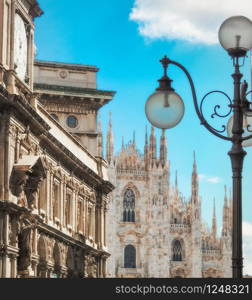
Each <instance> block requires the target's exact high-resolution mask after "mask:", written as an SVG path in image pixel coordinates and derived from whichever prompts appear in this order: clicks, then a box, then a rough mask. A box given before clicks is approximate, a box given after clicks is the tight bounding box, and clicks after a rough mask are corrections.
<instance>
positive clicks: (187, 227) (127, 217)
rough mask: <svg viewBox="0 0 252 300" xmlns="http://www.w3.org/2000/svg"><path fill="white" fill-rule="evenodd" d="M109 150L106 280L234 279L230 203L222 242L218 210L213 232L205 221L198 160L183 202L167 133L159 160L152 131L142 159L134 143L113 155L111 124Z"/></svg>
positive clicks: (107, 147)
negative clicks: (112, 187) (172, 174)
mask: <svg viewBox="0 0 252 300" xmlns="http://www.w3.org/2000/svg"><path fill="white" fill-rule="evenodd" d="M106 150H107V160H108V163H109V178H110V180H111V182H112V183H113V184H114V185H115V187H116V188H115V190H114V191H113V192H112V194H111V196H110V202H109V208H108V217H107V220H108V222H107V232H108V235H107V243H108V247H109V251H110V253H111V257H110V258H109V259H108V261H107V276H108V277H158V278H160V277H163V278H168V277H197V278H199V277H231V199H228V197H227V194H226V195H225V206H224V208H223V229H222V234H221V236H220V237H218V236H217V224H216V216H215V208H214V212H213V221H212V222H213V223H212V228H211V230H209V229H207V228H206V227H205V226H204V225H203V222H202V219H201V201H202V199H201V197H200V196H199V183H198V171H197V165H196V158H195V155H194V162H193V171H192V183H191V197H190V199H188V200H187V201H185V199H184V197H183V196H182V194H181V193H180V191H179V186H178V182H177V178H176V181H175V185H172V184H171V182H170V162H169V161H168V160H167V141H166V137H165V132H163V133H162V136H161V139H160V150H159V157H158V155H157V146H156V136H155V132H154V129H153V128H152V131H151V135H150V137H148V135H147V133H146V142H145V147H144V151H143V154H141V153H140V152H139V151H138V150H137V147H136V142H135V138H134V139H133V141H132V142H130V143H129V144H127V145H124V144H123V145H122V148H121V150H120V151H119V153H118V154H114V153H113V133H112V124H111V121H110V125H109V129H108V134H107V145H106ZM174 164H175V162H174Z"/></svg>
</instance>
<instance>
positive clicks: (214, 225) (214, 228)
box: [212, 198, 217, 240]
mask: <svg viewBox="0 0 252 300" xmlns="http://www.w3.org/2000/svg"><path fill="white" fill-rule="evenodd" d="M212 234H213V237H214V239H215V240H216V235H217V220H216V208H215V198H214V206H213V221H212Z"/></svg>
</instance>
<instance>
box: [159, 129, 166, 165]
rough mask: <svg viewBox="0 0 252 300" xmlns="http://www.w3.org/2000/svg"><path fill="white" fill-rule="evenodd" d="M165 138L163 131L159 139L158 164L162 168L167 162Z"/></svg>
mask: <svg viewBox="0 0 252 300" xmlns="http://www.w3.org/2000/svg"><path fill="white" fill-rule="evenodd" d="M166 143H167V142H166V136H165V130H164V129H163V130H162V135H161V138H160V162H161V164H162V166H163V167H164V166H165V164H166V161H167V145H166Z"/></svg>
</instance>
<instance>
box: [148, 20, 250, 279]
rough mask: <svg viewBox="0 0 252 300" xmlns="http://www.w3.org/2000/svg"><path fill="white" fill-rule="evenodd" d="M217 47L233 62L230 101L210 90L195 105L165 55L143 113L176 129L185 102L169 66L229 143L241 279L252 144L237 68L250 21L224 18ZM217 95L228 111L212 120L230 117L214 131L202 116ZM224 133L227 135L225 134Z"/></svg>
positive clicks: (235, 256) (235, 262) (236, 267)
mask: <svg viewBox="0 0 252 300" xmlns="http://www.w3.org/2000/svg"><path fill="white" fill-rule="evenodd" d="M219 41H220V44H221V45H222V47H223V48H224V49H226V51H227V52H228V54H229V55H230V56H231V57H232V59H233V64H234V69H235V71H234V74H232V77H233V79H234V98H233V100H231V98H230V97H229V96H228V95H227V94H226V93H224V92H222V91H212V92H210V93H207V94H206V95H205V96H204V97H203V99H202V100H201V102H200V104H198V100H197V96H196V91H195V87H194V83H193V80H192V78H191V76H190V74H189V72H188V71H187V70H186V68H185V67H183V66H182V65H181V64H180V63H178V62H175V61H172V60H170V59H169V58H168V57H167V56H165V57H164V58H163V59H162V60H161V61H160V62H161V63H162V65H163V67H164V76H163V77H162V78H161V79H160V80H159V87H158V88H157V90H156V92H155V93H154V94H152V95H151V96H150V97H149V99H148V100H147V102H146V105H145V112H146V116H147V118H148V120H149V121H150V123H151V124H152V125H153V126H155V127H157V128H161V129H168V128H173V127H175V126H176V125H177V124H178V123H179V122H180V121H181V120H182V118H183V115H184V110H185V109H184V103H183V100H182V99H181V97H180V96H179V95H178V94H177V93H175V90H174V89H173V88H172V86H171V82H172V80H171V79H170V78H169V77H168V76H167V68H168V66H169V65H175V66H177V67H178V68H180V69H181V70H182V71H183V72H184V73H185V74H186V76H187V78H188V80H189V83H190V86H191V90H192V96H193V102H194V107H195V110H196V113H197V115H198V117H199V119H200V121H201V124H202V125H204V126H205V127H206V129H208V130H209V131H210V132H211V133H212V134H214V135H216V136H217V137H219V138H221V139H223V140H226V141H230V142H231V143H232V148H231V150H230V151H229V153H228V155H229V156H230V159H231V164H232V172H233V227H232V231H233V232H232V269H233V278H242V268H243V257H242V168H243V160H244V157H245V155H246V154H247V153H246V152H245V151H244V149H243V146H251V145H252V134H251V133H252V130H251V129H252V110H251V102H249V101H248V100H247V98H246V97H247V95H248V94H249V93H251V92H252V91H250V92H247V88H248V84H247V82H246V81H244V82H243V84H241V78H242V76H243V75H242V74H241V73H240V67H241V65H243V63H244V59H245V56H246V54H247V52H248V51H249V50H250V49H251V48H252V22H251V20H249V19H248V18H246V17H243V16H234V17H231V18H229V19H227V20H226V21H225V22H224V23H223V24H222V25H221V27H220V30H219ZM213 93H219V94H221V95H223V96H225V97H226V99H227V102H228V103H227V108H228V112H227V113H226V114H222V113H220V108H221V106H220V105H219V104H217V105H215V107H214V112H213V114H212V115H211V117H212V118H215V117H220V118H226V117H228V116H230V115H231V114H233V115H232V117H231V119H230V120H229V122H228V125H227V126H226V125H223V126H222V129H216V128H214V127H213V126H212V125H210V124H209V123H208V122H207V120H206V119H205V117H204V114H203V105H204V103H205V100H206V99H207V96H209V95H211V94H213ZM226 130H227V132H228V134H227V136H226V135H224V133H225V131H226Z"/></svg>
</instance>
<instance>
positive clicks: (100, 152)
mask: <svg viewBox="0 0 252 300" xmlns="http://www.w3.org/2000/svg"><path fill="white" fill-rule="evenodd" d="M97 129H98V138H97V144H98V145H97V146H98V152H97V154H98V156H99V157H103V135H102V130H101V121H100V120H99V122H98V128H97Z"/></svg>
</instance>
